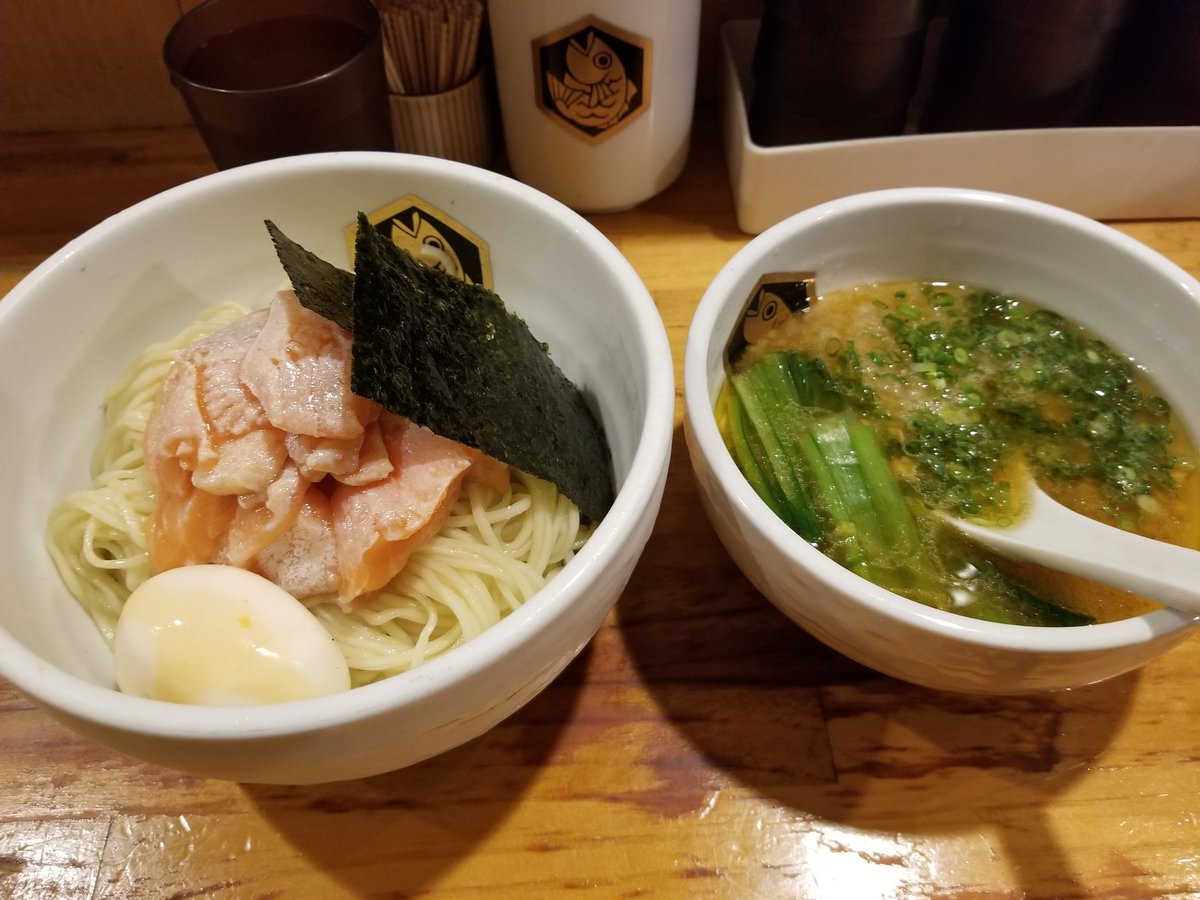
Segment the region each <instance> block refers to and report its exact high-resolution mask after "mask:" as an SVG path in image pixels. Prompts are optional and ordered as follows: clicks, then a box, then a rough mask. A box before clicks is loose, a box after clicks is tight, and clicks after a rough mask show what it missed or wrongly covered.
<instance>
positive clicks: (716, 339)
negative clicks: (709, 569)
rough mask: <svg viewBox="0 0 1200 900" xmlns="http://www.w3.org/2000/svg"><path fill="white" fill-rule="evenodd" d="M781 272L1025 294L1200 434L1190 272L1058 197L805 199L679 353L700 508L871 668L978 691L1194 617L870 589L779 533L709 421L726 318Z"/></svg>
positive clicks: (818, 631)
mask: <svg viewBox="0 0 1200 900" xmlns="http://www.w3.org/2000/svg"><path fill="white" fill-rule="evenodd" d="M786 271H814V272H815V273H816V275H817V284H818V286H819V289H820V290H821V291H822V292H824V291H830V290H836V289H837V288H840V287H848V286H851V285H854V284H859V283H864V282H871V281H879V280H888V279H902V278H915V279H928V280H948V281H952V282H961V283H969V284H978V285H982V286H986V287H990V288H993V289H996V290H1000V291H1006V292H1010V293H1013V294H1016V295H1019V296H1025V297H1028V298H1029V299H1031V300H1034V301H1037V302H1039V303H1040V304H1041V305H1043V306H1046V307H1049V308H1052V309H1054V310H1057V311H1058V312H1061V313H1063V314H1065V315H1067V316H1069V317H1071V318H1073V319H1075V320H1076V321H1078V322H1080V323H1082V324H1084V325H1086V326H1088V327H1090V328H1091V329H1092V330H1093V331H1095V332H1096V333H1098V334H1099V335H1100V336H1101V337H1103V338H1105V339H1106V340H1108V341H1110V342H1111V343H1113V344H1114V345H1115V346H1117V347H1119V348H1121V349H1123V350H1124V351H1125V352H1126V353H1128V354H1130V355H1131V356H1133V358H1134V359H1136V360H1138V361H1139V362H1141V363H1142V364H1143V365H1144V366H1145V368H1146V369H1147V370H1148V371H1149V373H1150V375H1151V377H1152V378H1153V379H1154V380H1155V381H1156V382H1157V384H1158V386H1159V387H1160V388H1161V389H1162V391H1163V393H1164V395H1165V396H1166V398H1167V399H1168V400H1169V401H1170V402H1171V403H1172V404H1173V405H1174V407H1175V409H1176V410H1177V412H1178V413H1179V414H1180V415H1181V417H1182V419H1183V421H1184V422H1185V423H1186V424H1187V426H1188V428H1189V430H1190V433H1191V434H1192V435H1193V437H1195V436H1198V435H1200V391H1197V390H1196V386H1197V385H1200V354H1197V353H1196V346H1197V344H1198V343H1200V283H1198V282H1197V281H1196V280H1195V279H1194V278H1192V277H1190V276H1189V275H1188V274H1187V273H1186V272H1184V271H1183V270H1181V269H1180V268H1179V267H1178V266H1175V265H1173V264H1172V263H1170V262H1169V261H1168V260H1166V259H1164V258H1162V257H1161V256H1159V255H1158V254H1156V253H1154V252H1152V251H1151V250H1149V249H1148V248H1146V247H1145V246H1143V245H1142V244H1140V243H1138V242H1137V241H1134V240H1132V239H1131V238H1128V237H1126V236H1124V235H1122V234H1121V233H1119V232H1117V231H1115V230H1113V229H1111V228H1108V227H1107V226H1104V225H1101V224H1098V223H1096V222H1093V221H1091V220H1089V219H1086V218H1083V217H1081V216H1078V215H1076V214H1073V213H1068V212H1065V211H1063V210H1061V209H1057V208H1055V207H1051V206H1047V205H1044V204H1041V203H1036V202H1032V201H1029V200H1025V199H1021V198H1017V197H1011V196H1004V195H999V194H991V193H983V192H978V191H970V190H958V189H950V188H906V189H899V190H888V191H878V192H872V193H867V194H859V195H856V196H851V197H846V198H843V199H840V200H835V201H832V202H830V203H826V204H823V205H821V206H816V207H813V208H811V209H808V210H806V211H804V212H801V213H799V214H797V215H795V216H793V217H791V218H789V219H787V220H785V221H783V222H781V223H779V224H778V225H775V226H773V227H772V228H770V229H768V230H767V231H765V232H763V233H762V234H761V235H759V236H758V237H757V238H755V239H753V240H752V241H750V243H749V244H747V245H746V246H745V247H744V248H743V249H742V250H741V251H740V252H738V253H737V254H736V255H735V256H734V257H733V259H731V260H730V261H729V263H728V264H727V265H726V266H725V267H724V268H723V269H722V270H721V272H720V273H719V274H718V275H717V277H716V278H715V279H714V280H713V283H712V284H711V286H710V287H709V289H708V291H707V292H706V293H705V295H704V297H703V298H702V299H701V301H700V304H699V306H698V308H697V311H696V314H695V317H694V319H693V321H692V324H691V328H690V331H689V334H688V341H687V349H686V354H685V359H684V367H683V378H684V393H685V396H686V410H687V414H686V421H685V426H686V428H685V436H686V440H687V443H688V449H689V453H690V456H691V461H692V465H693V467H694V469H695V471H696V474H697V478H698V481H699V485H700V492H701V496H702V498H703V500H704V503H705V506H706V509H707V512H708V513H709V516H710V518H711V520H712V522H713V525H714V527H715V529H716V531H717V533H718V535H719V536H720V538H721V541H722V542H723V543H724V545H725V547H726V548H727V549H728V551H729V553H730V555H731V556H732V557H733V559H734V560H735V561H736V562H737V564H738V565H739V566H740V567H741V569H742V571H743V572H744V573H745V575H746V577H747V578H749V580H750V581H751V582H752V583H753V584H754V585H755V587H757V588H758V589H759V590H760V591H761V592H762V593H763V594H764V595H766V597H767V598H768V599H769V600H770V601H771V602H772V603H774V604H775V605H776V606H778V607H779V608H780V609H781V610H782V611H783V612H784V613H785V614H787V615H788V616H789V617H790V618H791V619H793V620H794V621H795V622H797V623H798V624H799V625H801V626H802V627H803V628H805V629H806V630H807V631H809V632H810V633H811V634H813V635H814V636H815V637H817V638H818V639H820V640H821V641H823V642H825V643H826V644H828V645H829V646H831V647H833V648H834V649H836V650H838V651H840V652H842V653H844V654H845V655H846V656H849V657H851V658H852V659H855V660H857V661H859V662H861V663H863V664H865V665H868V666H870V667H872V668H874V669H876V670H878V671H880V672H884V673H886V674H889V675H893V676H896V677H898V678H903V679H906V680H908V681H911V682H915V683H917V684H922V685H926V686H929V687H934V688H939V689H944V690H955V691H964V692H978V693H1024V692H1034V691H1043V690H1054V689H1060V688H1069V687H1073V686H1078V685H1083V684H1089V683H1092V682H1096V681H1100V680H1102V679H1105V678H1109V677H1112V676H1114V675H1118V674H1120V673H1122V672H1126V671H1129V670H1131V669H1134V668H1136V667H1138V666H1140V665H1142V664H1143V663H1145V662H1147V661H1148V660H1150V659H1152V658H1154V657H1155V656H1157V655H1159V654H1161V653H1163V652H1165V651H1166V650H1168V649H1169V648H1171V647H1173V646H1174V645H1175V644H1177V643H1179V642H1180V641H1181V640H1183V639H1184V638H1185V637H1187V636H1188V634H1190V633H1191V632H1192V631H1194V630H1195V629H1196V628H1197V626H1200V618H1196V617H1191V616H1188V615H1185V614H1182V613H1177V612H1173V611H1170V610H1159V611H1155V612H1152V613H1149V614H1147V615H1143V616H1139V617H1136V618H1132V619H1127V620H1124V621H1119V622H1113V623H1107V624H1102V625H1090V626H1085V627H1080V628H1031V627H1023V626H1015V625H1003V624H996V623H991V622H983V621H977V620H974V619H969V618H965V617H962V616H957V615H954V614H953V613H945V612H941V611H939V610H935V609H931V608H928V607H925V606H922V605H921V604H919V603H915V602H913V601H911V600H907V599H904V598H902V597H899V596H897V595H895V594H892V593H891V592H889V591H886V590H883V589H882V588H878V587H875V586H874V585H872V584H870V583H869V582H867V581H865V580H864V579H862V578H860V577H859V576H857V575H855V574H853V573H851V572H850V571H848V570H846V569H844V568H842V567H841V566H839V565H838V564H837V563H835V562H833V561H832V560H830V559H828V558H827V557H825V556H824V555H823V554H822V553H820V552H819V551H818V550H816V549H815V548H813V547H812V546H811V545H809V544H808V543H806V542H805V541H804V540H802V539H801V538H800V537H799V536H797V535H796V534H794V533H793V532H792V531H791V530H789V529H788V528H787V526H786V525H784V524H783V522H782V521H780V520H779V519H778V518H776V517H775V516H774V515H773V514H772V513H771V512H770V510H769V509H768V508H767V506H766V504H765V503H763V501H762V500H760V499H759V497H758V496H757V495H756V494H755V493H754V491H753V490H752V489H751V488H750V486H749V484H748V483H747V482H746V481H745V479H744V478H743V477H742V475H741V473H740V472H739V470H738V468H737V466H736V464H735V463H734V461H733V459H732V458H731V457H730V455H729V453H728V452H727V451H726V449H725V447H724V445H723V443H722V441H721V436H720V434H719V432H718V430H717V425H716V422H715V420H714V418H713V403H714V400H715V398H716V396H717V392H718V390H719V389H720V387H721V384H722V383H723V381H724V378H725V375H724V371H723V367H722V357H723V352H724V348H725V343H726V340H727V339H728V336H729V334H730V332H731V329H732V328H733V325H734V322H735V320H736V319H737V318H738V317H739V316H740V314H741V311H742V307H743V305H744V304H745V302H746V299H747V297H748V296H749V294H750V292H751V291H752V290H753V288H754V287H755V284H756V282H757V281H758V279H759V277H760V276H761V275H764V274H768V273H772V272H786Z"/></svg>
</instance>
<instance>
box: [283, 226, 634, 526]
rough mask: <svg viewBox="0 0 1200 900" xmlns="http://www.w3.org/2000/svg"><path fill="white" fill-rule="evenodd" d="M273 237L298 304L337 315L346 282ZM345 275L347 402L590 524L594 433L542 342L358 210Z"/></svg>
mask: <svg viewBox="0 0 1200 900" xmlns="http://www.w3.org/2000/svg"><path fill="white" fill-rule="evenodd" d="M277 231H278V229H275V230H274V231H273V232H272V238H273V240H274V241H275V244H276V250H277V252H278V254H279V257H280V261H281V262H282V263H283V267H284V270H285V271H286V272H287V273H288V276H289V278H291V279H292V286H293V288H294V289H295V291H296V294H297V296H298V297H299V298H300V301H301V302H302V303H304V305H305V306H308V307H309V308H310V309H313V310H314V311H315V312H319V313H321V314H322V315H327V313H326V312H325V311H324V310H325V309H330V310H332V311H333V312H334V313H335V314H341V313H340V312H339V310H344V303H345V296H344V290H345V287H346V282H345V280H344V279H342V278H341V277H339V276H338V275H337V274H334V273H341V274H342V275H349V273H345V272H342V270H340V269H337V268H336V267H334V266H332V265H330V264H328V263H323V262H321V261H320V260H319V259H318V258H317V257H315V256H313V255H312V254H310V253H308V252H307V251H304V250H303V248H300V247H299V245H294V246H295V247H296V248H297V249H298V250H300V251H302V252H300V253H297V252H296V251H294V250H286V249H284V248H285V247H287V245H289V244H294V242H291V241H289V240H288V239H287V238H286V237H284V236H283V235H282V234H281V233H279V234H278V236H276V232H277ZM314 260H315V261H316V262H314ZM328 269H332V270H333V271H332V272H329V271H328ZM294 270H295V272H294ZM350 277H351V278H352V282H353V302H352V310H353V316H352V322H351V327H350V328H349V330H350V331H351V333H352V335H353V357H352V369H351V388H352V389H353V390H354V392H355V393H356V394H359V395H360V396H363V397H367V398H369V399H372V400H375V401H377V402H378V403H380V404H381V405H382V406H383V407H384V408H385V409H388V410H390V411H391V412H394V413H396V414H398V415H402V416H405V417H407V418H408V419H411V420H412V421H413V422H416V423H417V424H418V425H423V426H425V427H426V428H429V429H430V430H431V431H434V432H436V433H438V434H440V435H442V436H443V437H447V438H450V439H452V440H456V441H459V442H460V443H463V444H467V445H468V446H471V447H475V448H477V449H479V450H482V451H483V452H484V453H487V454H488V455H490V456H494V457H496V458H497V459H499V460H502V461H503V462H506V463H508V464H509V465H512V466H516V467H517V468H519V469H521V470H523V471H525V472H528V473H530V474H531V475H536V476H537V477H539V478H543V479H545V480H547V481H551V482H553V483H554V484H555V485H557V486H558V488H559V490H560V491H562V492H563V493H564V494H565V495H566V496H568V497H569V498H570V499H571V500H573V501H574V502H575V503H576V504H577V505H578V506H579V509H580V511H581V512H582V513H583V515H584V516H586V517H587V518H589V519H591V520H593V521H599V520H600V519H601V518H602V517H603V516H604V514H605V513H606V512H607V511H608V509H609V507H610V506H611V505H612V502H613V481H612V462H611V458H610V454H609V448H608V443H607V441H606V440H605V436H604V432H603V429H602V428H601V427H600V425H599V423H598V422H597V421H596V419H595V417H594V416H593V415H592V413H591V410H590V409H589V408H588V406H587V403H586V401H585V400H584V397H583V395H582V393H581V392H580V391H579V389H578V388H577V387H576V386H575V385H574V384H572V383H571V381H570V380H569V379H568V378H567V377H566V376H565V375H564V374H563V373H562V371H561V370H560V369H559V368H558V366H557V365H556V364H555V363H554V361H553V360H552V359H551V358H550V355H549V353H548V351H547V348H546V345H545V344H542V343H540V342H539V341H538V340H537V339H536V338H535V337H534V336H533V335H532V334H531V333H530V332H529V328H528V327H527V326H526V324H525V322H524V321H522V320H521V319H520V318H519V317H518V316H516V315H515V314H513V313H511V312H509V311H508V309H507V308H506V307H505V305H504V302H503V301H502V300H501V299H500V297H499V296H497V295H496V294H495V293H493V292H492V291H489V290H487V289H486V288H483V287H480V286H478V285H471V284H467V283H466V282H463V281H460V280H459V279H457V278H455V277H454V276H452V275H448V274H446V273H445V272H442V271H440V270H438V269H434V268H432V267H431V266H426V265H424V264H422V263H420V262H418V261H417V260H415V259H414V258H413V257H412V256H411V255H409V254H408V253H407V252H406V251H404V250H402V249H401V248H399V247H397V246H396V245H395V244H394V243H393V242H392V241H390V240H389V239H388V238H387V237H385V236H384V235H382V234H380V233H379V232H378V231H377V230H376V229H375V228H373V227H372V226H371V224H370V222H369V221H368V220H367V218H366V216H364V215H362V214H361V213H360V214H359V220H358V233H357V236H356V240H355V272H354V275H353V276H350ZM314 295H315V296H314ZM328 317H329V318H331V319H333V320H334V321H338V319H337V318H335V317H334V315H328ZM339 324H341V323H340V322H339Z"/></svg>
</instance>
